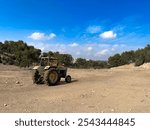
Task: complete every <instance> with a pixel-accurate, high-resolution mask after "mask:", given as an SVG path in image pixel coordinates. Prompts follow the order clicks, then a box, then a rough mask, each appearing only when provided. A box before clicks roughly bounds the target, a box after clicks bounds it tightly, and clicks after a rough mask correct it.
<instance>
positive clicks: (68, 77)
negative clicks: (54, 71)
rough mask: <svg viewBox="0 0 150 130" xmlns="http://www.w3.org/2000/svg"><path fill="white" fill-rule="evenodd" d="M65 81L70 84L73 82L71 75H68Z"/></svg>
mask: <svg viewBox="0 0 150 130" xmlns="http://www.w3.org/2000/svg"><path fill="white" fill-rule="evenodd" d="M65 81H66V82H67V83H70V82H71V76H70V75H67V76H66V78H65Z"/></svg>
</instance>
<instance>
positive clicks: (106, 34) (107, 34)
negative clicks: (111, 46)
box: [99, 31, 117, 39]
mask: <svg viewBox="0 0 150 130" xmlns="http://www.w3.org/2000/svg"><path fill="white" fill-rule="evenodd" d="M99 36H100V37H101V38H103V39H113V38H116V37H117V33H114V32H113V31H106V32H103V33H101V34H100V35H99Z"/></svg>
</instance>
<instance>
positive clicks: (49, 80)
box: [44, 69, 59, 86]
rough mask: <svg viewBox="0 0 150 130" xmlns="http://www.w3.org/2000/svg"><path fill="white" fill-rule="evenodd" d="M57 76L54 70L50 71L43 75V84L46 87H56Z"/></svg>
mask: <svg viewBox="0 0 150 130" xmlns="http://www.w3.org/2000/svg"><path fill="white" fill-rule="evenodd" d="M58 79H59V75H58V73H57V71H56V70H55V69H50V70H47V71H45V73H44V82H45V83H46V84H47V85H48V86H51V85H56V84H57V83H58Z"/></svg>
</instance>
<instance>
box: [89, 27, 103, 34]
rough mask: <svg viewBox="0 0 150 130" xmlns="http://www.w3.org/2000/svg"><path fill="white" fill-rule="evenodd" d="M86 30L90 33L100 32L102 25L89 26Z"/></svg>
mask: <svg viewBox="0 0 150 130" xmlns="http://www.w3.org/2000/svg"><path fill="white" fill-rule="evenodd" d="M86 31H87V32H88V33H99V32H100V31H101V27H100V26H89V27H88V28H87V29H86Z"/></svg>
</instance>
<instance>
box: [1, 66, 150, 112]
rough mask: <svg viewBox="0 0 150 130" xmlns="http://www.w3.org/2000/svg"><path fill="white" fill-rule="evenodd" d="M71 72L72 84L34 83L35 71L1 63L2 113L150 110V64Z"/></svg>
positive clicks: (72, 70) (74, 70) (71, 70)
mask: <svg viewBox="0 0 150 130" xmlns="http://www.w3.org/2000/svg"><path fill="white" fill-rule="evenodd" d="M145 66H146V67H145ZM69 74H70V75H71V76H72V77H73V82H72V83H70V84H66V83H65V82H64V81H63V80H62V81H61V82H60V83H59V84H58V85H57V86H54V87H48V86H46V85H44V84H42V85H35V84H32V77H31V70H27V69H20V68H18V67H15V66H8V65H7V66H6V65H5V66H4V65H0V112H150V65H149V64H145V65H143V66H141V67H138V68H135V67H134V66H133V65H132V64H131V65H125V66H121V67H118V68H113V69H103V70H98V69H95V70H94V69H70V70H69Z"/></svg>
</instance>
